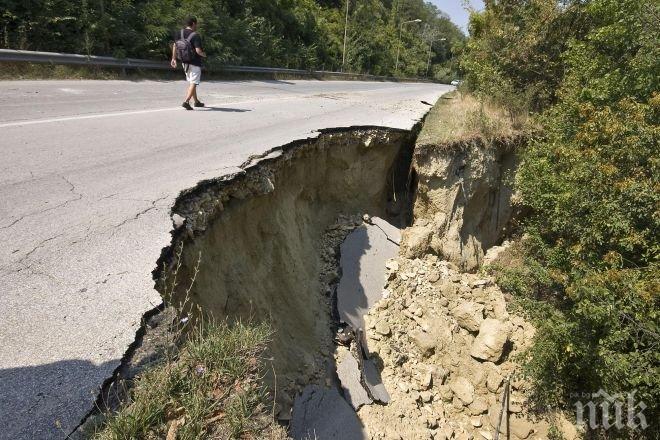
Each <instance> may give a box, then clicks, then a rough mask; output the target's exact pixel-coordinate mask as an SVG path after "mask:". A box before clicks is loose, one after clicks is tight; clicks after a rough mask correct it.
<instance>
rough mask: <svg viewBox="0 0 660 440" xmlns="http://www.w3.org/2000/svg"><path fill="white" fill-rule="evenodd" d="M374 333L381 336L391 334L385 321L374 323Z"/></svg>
mask: <svg viewBox="0 0 660 440" xmlns="http://www.w3.org/2000/svg"><path fill="white" fill-rule="evenodd" d="M375 329H376V333H378V334H381V335H383V336H389V335H390V334H391V333H392V330H391V329H390V326H389V324H388V323H387V322H386V321H378V322H377V323H376V328H375Z"/></svg>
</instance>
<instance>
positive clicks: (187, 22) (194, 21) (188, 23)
mask: <svg viewBox="0 0 660 440" xmlns="http://www.w3.org/2000/svg"><path fill="white" fill-rule="evenodd" d="M183 24H185V25H186V26H192V25H193V24H197V19H196V18H195V17H193V16H192V15H191V16H189V17H186V19H185V20H184V21H183Z"/></svg>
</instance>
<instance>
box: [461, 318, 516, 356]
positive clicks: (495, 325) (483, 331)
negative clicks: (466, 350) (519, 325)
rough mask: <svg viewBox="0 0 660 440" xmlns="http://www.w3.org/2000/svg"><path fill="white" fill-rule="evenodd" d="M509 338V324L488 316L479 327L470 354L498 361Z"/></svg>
mask: <svg viewBox="0 0 660 440" xmlns="http://www.w3.org/2000/svg"><path fill="white" fill-rule="evenodd" d="M508 339H509V326H508V325H507V324H505V323H503V322H501V321H498V320H497V319H491V318H487V319H485V320H484V321H483V322H482V323H481V326H480V327H479V334H478V335H477V337H476V338H475V339H474V342H473V343H472V349H471V350H470V356H472V357H473V358H475V359H479V360H482V361H490V362H497V361H499V360H500V358H501V357H502V351H503V350H504V344H506V341H507V340H508Z"/></svg>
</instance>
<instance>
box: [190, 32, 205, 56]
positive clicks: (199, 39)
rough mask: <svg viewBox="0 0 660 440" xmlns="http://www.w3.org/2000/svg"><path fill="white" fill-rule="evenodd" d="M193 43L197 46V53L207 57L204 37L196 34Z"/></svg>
mask: <svg viewBox="0 0 660 440" xmlns="http://www.w3.org/2000/svg"><path fill="white" fill-rule="evenodd" d="M192 44H193V46H194V47H195V52H197V55H199V56H200V57H202V58H206V53H205V52H204V49H202V37H200V36H199V34H195V36H194V37H193V39H192Z"/></svg>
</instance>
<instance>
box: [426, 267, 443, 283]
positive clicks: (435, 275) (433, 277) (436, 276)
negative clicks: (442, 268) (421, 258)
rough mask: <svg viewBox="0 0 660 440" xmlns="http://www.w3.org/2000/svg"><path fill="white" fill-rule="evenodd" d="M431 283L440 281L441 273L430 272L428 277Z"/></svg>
mask: <svg viewBox="0 0 660 440" xmlns="http://www.w3.org/2000/svg"><path fill="white" fill-rule="evenodd" d="M426 279H427V280H428V282H429V283H435V282H436V281H438V280H439V279H440V272H439V271H437V270H432V271H431V272H429V274H428V276H427V277H426Z"/></svg>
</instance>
